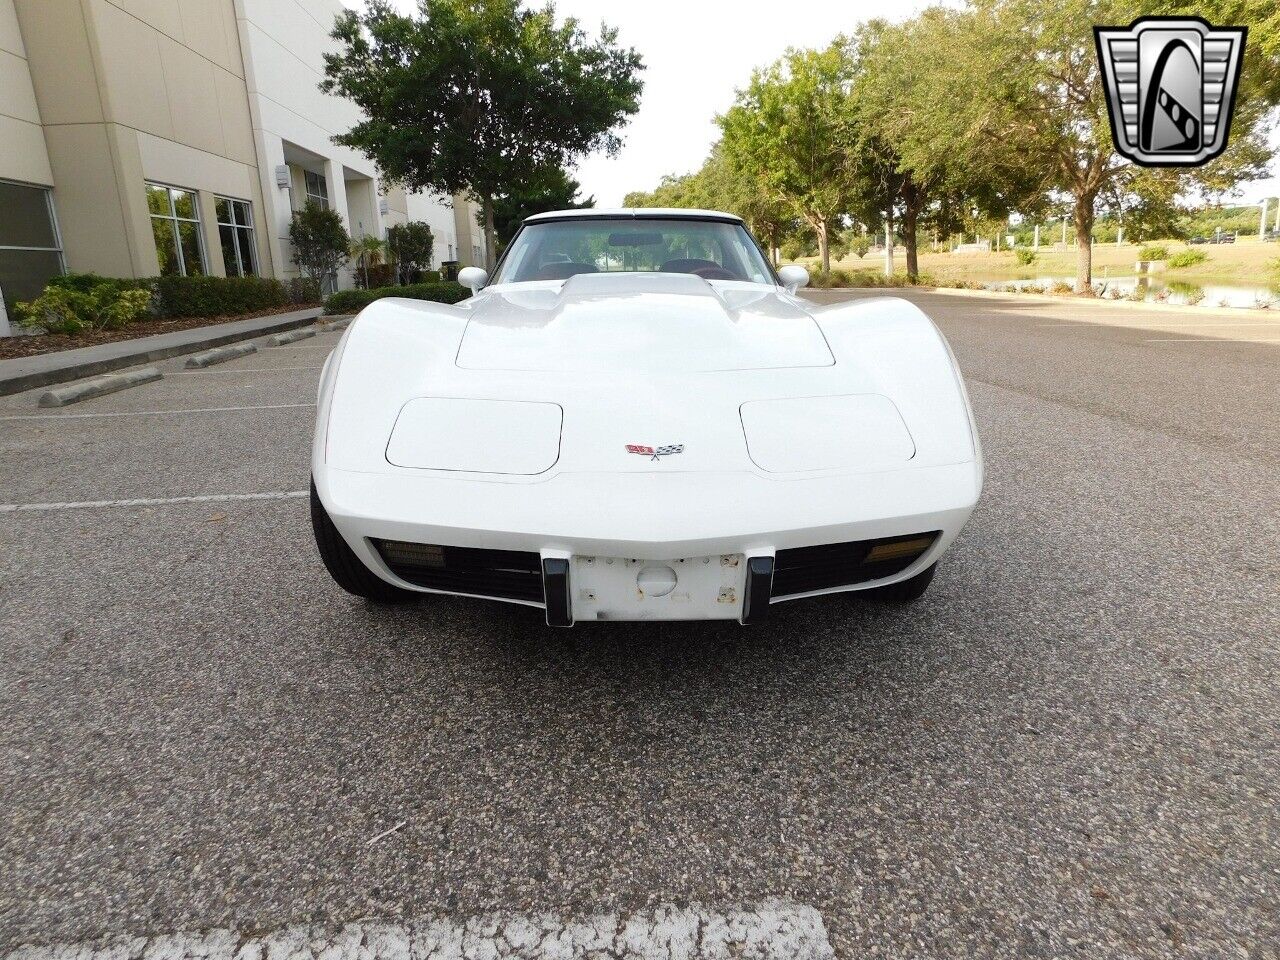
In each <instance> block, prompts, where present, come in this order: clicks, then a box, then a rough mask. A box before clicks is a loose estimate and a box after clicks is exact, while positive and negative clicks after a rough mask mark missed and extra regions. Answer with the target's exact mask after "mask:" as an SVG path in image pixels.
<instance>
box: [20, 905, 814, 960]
mask: <svg viewBox="0 0 1280 960" xmlns="http://www.w3.org/2000/svg"><path fill="white" fill-rule="evenodd" d="M602 957H618V958H621V957H626V958H628V960H713V958H714V960H728V958H739V960H834V957H835V951H834V950H833V949H832V946H831V941H830V940H829V939H828V937H827V929H826V925H825V924H824V923H823V922H822V915H821V914H819V913H818V911H817V910H815V909H813V908H812V907H809V906H805V905H803V904H795V903H790V902H788V901H784V900H771V901H766V902H765V903H762V904H759V905H757V906H755V907H750V908H730V909H726V910H712V909H706V908H701V907H669V906H668V907H658V908H656V909H654V910H651V911H646V912H644V913H633V914H616V913H606V914H599V915H596V916H592V917H583V918H576V919H575V918H568V919H565V918H561V917H558V916H556V915H555V914H551V913H544V914H518V913H496V914H489V915H485V916H479V917H473V918H471V919H470V920H466V921H454V920H448V919H439V918H425V919H421V920H410V921H397V922H391V921H362V922H358V923H348V924H346V925H345V926H343V927H341V928H336V927H335V928H326V927H322V926H296V927H287V928H285V929H283V930H279V931H276V932H275V933H268V934H264V935H260V936H252V937H250V936H246V935H242V934H240V933H237V932H236V931H234V930H210V931H208V932H204V933H176V934H167V935H162V936H155V937H150V938H147V937H133V938H129V939H124V940H117V941H104V942H99V943H78V944H76V943H71V944H55V945H52V946H22V947H19V948H18V949H17V950H14V951H13V952H11V953H9V954H8V955H7V957H6V958H5V960H286V958H287V960H588V958H602Z"/></svg>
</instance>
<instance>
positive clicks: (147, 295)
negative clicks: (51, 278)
mask: <svg viewBox="0 0 1280 960" xmlns="http://www.w3.org/2000/svg"><path fill="white" fill-rule="evenodd" d="M150 308H151V292H150V291H149V290H145V289H138V288H137V287H134V288H132V289H118V288H117V287H116V286H115V285H113V284H111V283H97V284H91V285H89V288H88V289H87V290H85V291H81V290H76V289H73V288H68V287H62V286H54V285H53V284H50V285H49V286H47V287H45V290H44V293H42V294H41V295H40V296H39V297H37V298H36V299H35V300H32V301H31V302H30V303H20V304H18V323H19V324H20V325H22V326H24V327H43V328H44V329H46V330H48V331H49V332H50V333H80V332H82V331H85V330H120V329H122V328H123V327H127V326H128V325H129V324H131V323H134V322H135V321H137V320H139V319H140V318H142V317H145V316H146V315H147V312H148V311H149V310H150Z"/></svg>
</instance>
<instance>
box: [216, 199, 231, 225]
mask: <svg viewBox="0 0 1280 960" xmlns="http://www.w3.org/2000/svg"><path fill="white" fill-rule="evenodd" d="M213 206H214V210H215V212H216V213H217V214H218V222H219V223H230V222H231V201H230V200H228V199H227V198H226V197H216V198H214V201H213Z"/></svg>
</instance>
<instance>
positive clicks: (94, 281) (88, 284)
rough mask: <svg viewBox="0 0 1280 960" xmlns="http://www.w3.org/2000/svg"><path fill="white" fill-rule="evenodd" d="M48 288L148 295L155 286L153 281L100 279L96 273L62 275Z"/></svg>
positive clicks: (81, 291)
mask: <svg viewBox="0 0 1280 960" xmlns="http://www.w3.org/2000/svg"><path fill="white" fill-rule="evenodd" d="M48 286H50V287H56V288H57V289H59V290H73V291H75V292H76V293H94V292H95V291H97V290H99V289H101V288H103V287H110V288H111V289H112V290H146V291H147V292H148V293H150V292H151V290H152V289H153V288H154V286H155V281H154V280H151V279H143V280H133V279H125V278H123V277H100V276H98V275H97V274H96V273H64V274H62V275H61V276H57V277H54V278H53V279H52V280H50V281H49V283H48Z"/></svg>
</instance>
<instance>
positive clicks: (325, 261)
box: [289, 200, 351, 280]
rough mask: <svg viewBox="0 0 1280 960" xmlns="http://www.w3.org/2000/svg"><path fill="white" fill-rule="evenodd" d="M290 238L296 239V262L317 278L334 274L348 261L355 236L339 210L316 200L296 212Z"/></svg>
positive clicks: (294, 249)
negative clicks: (344, 223) (353, 236)
mask: <svg viewBox="0 0 1280 960" xmlns="http://www.w3.org/2000/svg"><path fill="white" fill-rule="evenodd" d="M289 239H290V240H292V241H293V262H294V263H295V264H297V266H298V269H299V270H301V271H302V272H303V273H304V274H306V275H307V276H309V277H314V278H316V279H317V280H319V279H321V278H323V277H331V276H333V274H334V273H336V272H337V270H338V268H339V267H340V266H342V265H343V264H344V263H346V262H347V253H348V251H349V250H350V248H351V237H350V235H349V234H348V233H347V228H346V227H345V226H343V224H342V217H341V216H340V215H339V213H338V211H337V210H328V209H325V208H324V207H321V206H319V205H318V204H316V203H315V201H313V200H308V201H307V205H306V206H305V207H303V208H302V209H301V210H298V211H295V212H294V214H293V222H292V223H290V224H289Z"/></svg>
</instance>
